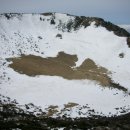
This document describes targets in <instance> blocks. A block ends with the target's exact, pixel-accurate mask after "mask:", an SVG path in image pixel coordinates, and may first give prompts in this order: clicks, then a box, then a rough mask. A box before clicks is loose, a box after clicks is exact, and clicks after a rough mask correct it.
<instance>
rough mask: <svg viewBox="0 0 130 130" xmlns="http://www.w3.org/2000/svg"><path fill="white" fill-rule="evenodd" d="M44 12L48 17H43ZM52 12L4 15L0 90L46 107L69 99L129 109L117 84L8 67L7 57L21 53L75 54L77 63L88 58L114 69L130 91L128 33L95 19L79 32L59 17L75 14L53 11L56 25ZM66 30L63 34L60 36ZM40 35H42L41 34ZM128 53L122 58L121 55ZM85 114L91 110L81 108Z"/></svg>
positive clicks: (108, 109)
mask: <svg viewBox="0 0 130 130" xmlns="http://www.w3.org/2000/svg"><path fill="white" fill-rule="evenodd" d="M40 17H41V18H42V19H44V20H43V21H41V20H40ZM51 17H52V16H44V15H38V14H35V15H34V14H23V15H22V16H19V17H13V18H11V19H9V20H7V18H6V17H4V16H0V77H1V78H0V93H1V94H2V95H5V96H9V97H11V98H12V99H16V100H17V101H18V102H19V103H20V104H22V105H24V104H28V103H34V104H35V105H37V106H41V107H42V109H43V110H44V109H45V108H47V107H48V106H49V105H58V106H59V109H62V108H63V106H64V104H67V103H68V102H74V103H78V104H79V106H83V105H85V104H88V105H89V107H90V108H91V109H94V110H95V111H96V112H97V113H102V114H104V115H107V116H108V115H110V113H111V115H112V114H116V115H119V114H121V113H120V110H116V109H115V108H121V107H122V108H125V109H127V112H130V109H129V108H130V96H129V95H126V94H125V93H124V92H122V91H119V90H117V89H110V88H104V87H101V86H100V85H99V84H98V83H97V82H94V81H90V80H87V79H86V80H66V79H63V78H62V77H58V76H44V75H43V76H36V77H29V76H27V75H25V74H19V73H17V72H15V71H14V70H13V69H11V68H9V67H8V64H9V63H8V62H7V61H6V60H5V59H6V58H9V57H19V56H20V54H21V53H22V54H26V55H29V54H32V55H38V56H41V57H55V56H56V55H57V54H58V52H61V51H64V52H65V53H67V54H76V55H77V57H78V62H77V63H76V66H79V65H81V64H82V62H83V61H84V60H85V59H87V58H90V59H92V60H93V61H94V62H95V63H96V64H97V65H99V66H103V67H105V68H107V69H108V70H109V71H111V72H112V74H111V75H110V77H111V78H112V80H113V81H114V82H115V83H119V84H120V85H122V86H124V87H126V88H127V89H128V90H129V91H130V69H129V66H130V48H128V46H127V43H126V37H119V36H116V35H115V34H114V33H113V32H112V31H111V32H110V31H108V30H106V28H104V27H96V26H95V25H94V22H93V23H91V25H90V26H89V27H87V28H84V27H80V29H78V30H77V31H74V30H72V31H71V32H67V31H66V30H65V31H64V32H63V31H61V30H60V29H59V28H58V25H59V23H60V22H62V23H65V24H66V23H67V22H69V21H73V20H74V17H73V16H67V15H66V14H58V13H57V14H55V22H56V24H55V25H51V24H50V19H51ZM57 34H62V39H59V38H57V37H56V35H57ZM39 36H40V37H42V39H39V38H38V37H39ZM120 53H124V58H120V57H119V54H120ZM82 112H83V113H86V112H87V110H86V109H84V110H82ZM70 116H71V117H81V116H85V117H86V116H88V115H87V114H81V115H78V107H74V108H73V109H72V110H71V113H70Z"/></svg>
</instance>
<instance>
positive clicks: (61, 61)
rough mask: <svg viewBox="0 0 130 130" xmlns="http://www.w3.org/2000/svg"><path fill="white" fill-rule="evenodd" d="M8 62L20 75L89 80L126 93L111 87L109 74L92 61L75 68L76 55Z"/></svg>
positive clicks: (15, 59)
mask: <svg viewBox="0 0 130 130" xmlns="http://www.w3.org/2000/svg"><path fill="white" fill-rule="evenodd" d="M8 60H11V61H12V63H11V64H10V65H9V66H10V67H11V68H13V69H14V70H15V71H17V72H19V73H21V74H26V75H29V76H36V75H49V76H61V77H63V78H65V79H68V80H73V79H74V80H80V79H90V80H95V81H97V82H98V83H99V84H100V85H102V86H111V87H114V88H118V89H121V90H123V91H127V89H125V88H124V87H122V86H120V85H119V84H117V86H116V83H114V85H112V83H113V82H112V81H111V79H110V77H109V76H108V73H110V72H109V71H108V70H107V69H106V68H104V67H101V66H97V65H96V63H95V62H94V61H93V60H92V59H86V60H85V61H84V62H83V63H82V64H81V65H80V66H79V67H75V65H76V61H78V58H77V55H70V54H66V53H64V52H59V53H58V55H57V56H56V57H48V58H42V57H39V56H34V55H21V57H20V58H10V59H8ZM122 88H123V89H122Z"/></svg>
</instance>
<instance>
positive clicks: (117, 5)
mask: <svg viewBox="0 0 130 130" xmlns="http://www.w3.org/2000/svg"><path fill="white" fill-rule="evenodd" d="M44 12H59V13H68V14H73V15H78V16H90V17H100V18H103V19H105V20H106V21H110V22H113V23H115V24H130V0H0V13H44Z"/></svg>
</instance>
